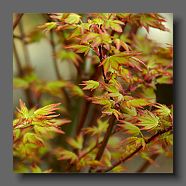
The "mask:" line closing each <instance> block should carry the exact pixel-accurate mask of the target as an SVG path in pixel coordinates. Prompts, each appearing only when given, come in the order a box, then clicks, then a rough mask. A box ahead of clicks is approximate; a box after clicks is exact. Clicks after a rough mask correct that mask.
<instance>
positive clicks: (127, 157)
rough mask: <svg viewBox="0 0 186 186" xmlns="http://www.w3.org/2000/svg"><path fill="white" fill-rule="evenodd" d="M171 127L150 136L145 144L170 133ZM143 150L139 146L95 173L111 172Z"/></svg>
mask: <svg viewBox="0 0 186 186" xmlns="http://www.w3.org/2000/svg"><path fill="white" fill-rule="evenodd" d="M172 129H173V127H172V126H170V127H168V128H167V129H164V130H160V131H158V132H157V133H156V134H155V135H153V136H151V137H150V138H149V139H147V140H146V144H148V143H150V142H152V141H153V140H155V139H156V138H157V137H158V136H160V135H162V134H164V133H166V132H169V131H172ZM142 148H143V146H142V145H140V146H139V147H138V148H137V149H136V150H134V151H133V152H132V153H131V154H129V155H128V156H126V157H124V158H122V159H120V160H119V161H117V162H115V163H114V164H113V165H112V166H111V167H109V168H107V169H105V170H98V171H97V172H109V171H111V170H112V169H114V168H115V167H117V166H118V165H120V164H121V163H124V162H126V161H127V160H128V159H130V158H131V157H133V156H134V155H136V154H137V153H138V152H139V151H140V150H141V149H142Z"/></svg>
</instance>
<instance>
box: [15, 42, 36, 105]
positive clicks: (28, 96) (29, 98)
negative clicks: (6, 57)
mask: <svg viewBox="0 0 186 186" xmlns="http://www.w3.org/2000/svg"><path fill="white" fill-rule="evenodd" d="M13 50H14V56H15V62H16V66H17V70H18V76H19V77H23V76H24V75H25V72H24V70H23V68H22V65H21V60H20V58H19V54H18V51H17V48H16V45H15V42H14V40H13ZM24 92H25V96H26V99H27V102H28V105H29V107H32V106H33V105H34V104H33V101H32V96H31V92H30V90H29V89H26V90H24Z"/></svg>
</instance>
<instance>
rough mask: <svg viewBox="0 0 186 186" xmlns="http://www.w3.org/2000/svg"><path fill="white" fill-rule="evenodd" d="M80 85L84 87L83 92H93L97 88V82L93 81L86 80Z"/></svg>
mask: <svg viewBox="0 0 186 186" xmlns="http://www.w3.org/2000/svg"><path fill="white" fill-rule="evenodd" d="M81 85H85V87H84V88H83V90H89V89H90V90H94V89H96V88H98V87H99V82H97V81H94V80H88V81H83V84H81Z"/></svg>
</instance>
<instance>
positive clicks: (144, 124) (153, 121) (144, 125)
mask: <svg viewBox="0 0 186 186" xmlns="http://www.w3.org/2000/svg"><path fill="white" fill-rule="evenodd" d="M138 119H139V121H140V122H139V123H137V125H138V126H140V127H141V129H142V130H153V129H155V128H156V127H158V125H159V118H158V117H157V116H155V115H154V114H153V113H152V112H150V111H146V112H144V113H143V114H142V115H141V116H139V117H138Z"/></svg>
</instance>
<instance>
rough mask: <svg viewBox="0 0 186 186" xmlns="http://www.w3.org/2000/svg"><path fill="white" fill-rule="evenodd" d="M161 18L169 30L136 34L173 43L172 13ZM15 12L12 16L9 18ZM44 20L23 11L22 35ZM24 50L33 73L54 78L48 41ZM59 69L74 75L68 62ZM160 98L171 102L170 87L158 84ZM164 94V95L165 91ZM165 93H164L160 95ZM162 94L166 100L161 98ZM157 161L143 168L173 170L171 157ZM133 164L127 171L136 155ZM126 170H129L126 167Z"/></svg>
mask: <svg viewBox="0 0 186 186" xmlns="http://www.w3.org/2000/svg"><path fill="white" fill-rule="evenodd" d="M161 15H162V16H163V17H165V18H166V20H167V22H166V23H165V26H166V27H167V28H168V29H169V30H170V32H164V31H161V30H158V29H154V28H150V31H149V34H148V33H147V31H146V30H145V29H141V30H139V34H141V35H146V34H148V37H149V38H151V39H153V40H156V42H159V43H161V44H162V45H164V46H165V45H167V44H173V14H172V13H161ZM14 17H15V15H13V18H14ZM45 22H46V20H45V19H44V17H43V16H42V14H35V13H25V14H24V16H23V18H22V25H23V28H24V32H25V34H29V33H30V31H32V30H33V29H35V28H36V27H38V26H39V25H42V23H45ZM14 34H15V36H17V35H20V29H19V27H17V28H16V30H15V31H14ZM15 44H16V47H17V50H18V53H19V56H20V61H21V62H24V54H23V47H22V43H21V42H20V40H19V39H15ZM28 53H29V57H30V62H31V64H32V66H33V67H34V69H35V71H36V74H37V76H38V77H39V78H40V79H42V80H56V75H55V71H54V68H53V64H52V61H53V59H52V48H51V45H50V44H49V42H48V41H47V40H46V39H41V40H40V41H39V42H34V43H31V44H29V45H28ZM14 60H15V59H14V58H13V74H14V76H15V75H16V74H17V69H16V66H15V62H14ZM59 66H60V68H59V69H60V72H61V76H62V78H63V79H64V80H73V79H74V77H75V76H76V70H75V69H74V70H73V68H74V66H73V65H72V64H71V63H68V62H67V61H60V62H59ZM161 90H163V92H162V91H161V93H159V94H160V95H161V97H159V99H160V100H164V101H166V99H167V101H170V102H172V87H170V86H167V87H161ZM167 93H168V94H167ZM164 95H166V96H164ZM165 97H166V99H165ZM19 98H21V99H22V100H23V101H26V99H25V97H24V94H23V92H22V90H20V89H14V90H13V109H14V110H15V108H16V106H17V105H18V101H19ZM157 162H158V164H159V165H161V164H164V166H161V168H160V167H158V166H151V167H149V169H147V171H148V172H153V173H154V172H157V173H161V172H173V166H172V165H173V162H172V159H169V158H163V157H161V156H160V157H158V159H157ZM132 163H133V165H130V166H129V167H130V168H131V170H132V169H133V166H135V167H136V166H138V165H140V164H141V161H139V159H138V158H136V159H135V161H132ZM126 164H127V165H129V164H130V161H128V162H127V163H126ZM128 172H130V170H128Z"/></svg>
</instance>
